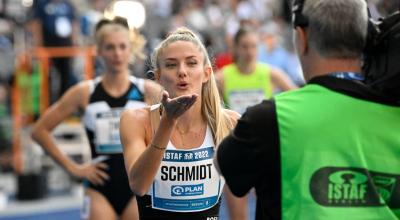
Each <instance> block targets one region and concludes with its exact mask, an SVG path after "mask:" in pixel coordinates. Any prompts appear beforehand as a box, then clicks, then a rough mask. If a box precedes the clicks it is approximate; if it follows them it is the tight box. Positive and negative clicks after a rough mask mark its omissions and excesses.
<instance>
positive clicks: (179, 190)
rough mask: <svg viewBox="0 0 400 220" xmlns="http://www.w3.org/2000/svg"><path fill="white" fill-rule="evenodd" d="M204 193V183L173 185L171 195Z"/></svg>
mask: <svg viewBox="0 0 400 220" xmlns="http://www.w3.org/2000/svg"><path fill="white" fill-rule="evenodd" d="M203 194H204V185H203V183H202V184H197V185H173V186H172V187H171V196H198V195H203Z"/></svg>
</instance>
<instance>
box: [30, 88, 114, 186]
mask: <svg viewBox="0 0 400 220" xmlns="http://www.w3.org/2000/svg"><path fill="white" fill-rule="evenodd" d="M88 90H89V86H88V83H87V82H81V83H79V84H78V85H75V86H73V87H72V88H71V89H69V90H68V91H67V92H66V93H65V94H64V95H63V96H62V97H61V99H60V100H58V101H57V102H56V103H54V104H53V105H52V106H51V107H50V108H49V109H47V111H46V112H45V113H44V115H43V116H42V117H40V119H39V120H38V121H37V122H36V123H35V125H34V127H33V130H32V138H33V140H35V141H36V142H37V143H38V144H39V145H40V146H42V148H43V149H44V150H45V151H46V152H47V153H48V154H49V155H50V156H51V157H52V158H53V159H54V160H55V161H56V162H57V163H58V164H60V165H61V166H62V167H63V168H64V169H65V170H66V171H67V172H69V173H71V174H72V175H73V176H76V177H79V178H86V179H88V180H89V181H91V182H92V183H94V184H103V183H104V180H105V179H108V176H107V174H106V173H104V172H103V171H102V170H101V169H99V168H106V165H105V164H103V163H98V164H96V165H89V164H88V165H78V164H76V163H75V162H74V161H72V160H71V159H70V158H69V157H68V156H66V155H65V154H64V153H63V152H61V150H60V149H59V148H58V147H57V146H56V143H55V141H54V139H53V137H52V135H51V131H52V130H53V129H54V128H55V127H56V126H57V125H58V124H60V123H61V122H62V121H63V120H64V119H66V118H67V117H68V116H69V115H71V114H72V113H73V112H76V111H77V110H78V109H79V108H81V107H83V106H84V105H85V103H84V102H85V99H87V97H88Z"/></svg>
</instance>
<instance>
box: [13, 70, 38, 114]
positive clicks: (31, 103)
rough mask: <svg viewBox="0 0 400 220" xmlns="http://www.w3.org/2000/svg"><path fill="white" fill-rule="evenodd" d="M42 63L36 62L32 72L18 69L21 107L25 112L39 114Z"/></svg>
mask: <svg viewBox="0 0 400 220" xmlns="http://www.w3.org/2000/svg"><path fill="white" fill-rule="evenodd" d="M40 71H41V69H40V65H39V64H35V65H34V66H33V68H32V72H31V73H29V72H28V71H27V70H23V69H20V70H17V71H16V72H17V84H18V88H19V90H20V96H21V103H20V104H21V109H22V112H23V114H32V115H34V114H39V112H40V82H41V74H40Z"/></svg>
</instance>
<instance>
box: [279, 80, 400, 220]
mask: <svg viewBox="0 0 400 220" xmlns="http://www.w3.org/2000/svg"><path fill="white" fill-rule="evenodd" d="M276 109H277V115H278V125H279V134H280V147H281V169H282V177H281V178H282V219H313V220H318V219H323V220H330V219H332V220H337V219H352V220H357V219H363V220H365V219H382V220H383V219H385V220H390V219H398V218H400V134H399V133H400V108H399V107H392V106H387V105H382V104H378V103H373V102H369V101H365V100H359V99H355V98H353V97H350V96H346V95H344V94H341V93H337V92H334V91H331V90H328V89H326V88H324V87H322V86H319V85H307V86H305V87H304V88H302V89H299V90H297V91H291V92H287V93H282V94H280V95H278V96H277V97H276ZM349 137H351V138H349ZM394 195H395V196H394ZM396 197H397V198H396ZM396 216H397V217H396Z"/></svg>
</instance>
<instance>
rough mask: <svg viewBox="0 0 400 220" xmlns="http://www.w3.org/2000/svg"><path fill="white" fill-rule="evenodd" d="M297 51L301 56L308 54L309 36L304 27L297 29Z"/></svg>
mask: <svg viewBox="0 0 400 220" xmlns="http://www.w3.org/2000/svg"><path fill="white" fill-rule="evenodd" d="M296 36H297V37H296V47H297V48H296V49H297V52H298V53H299V55H305V54H306V53H307V52H308V36H307V32H306V31H305V30H304V28H302V27H296Z"/></svg>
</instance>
